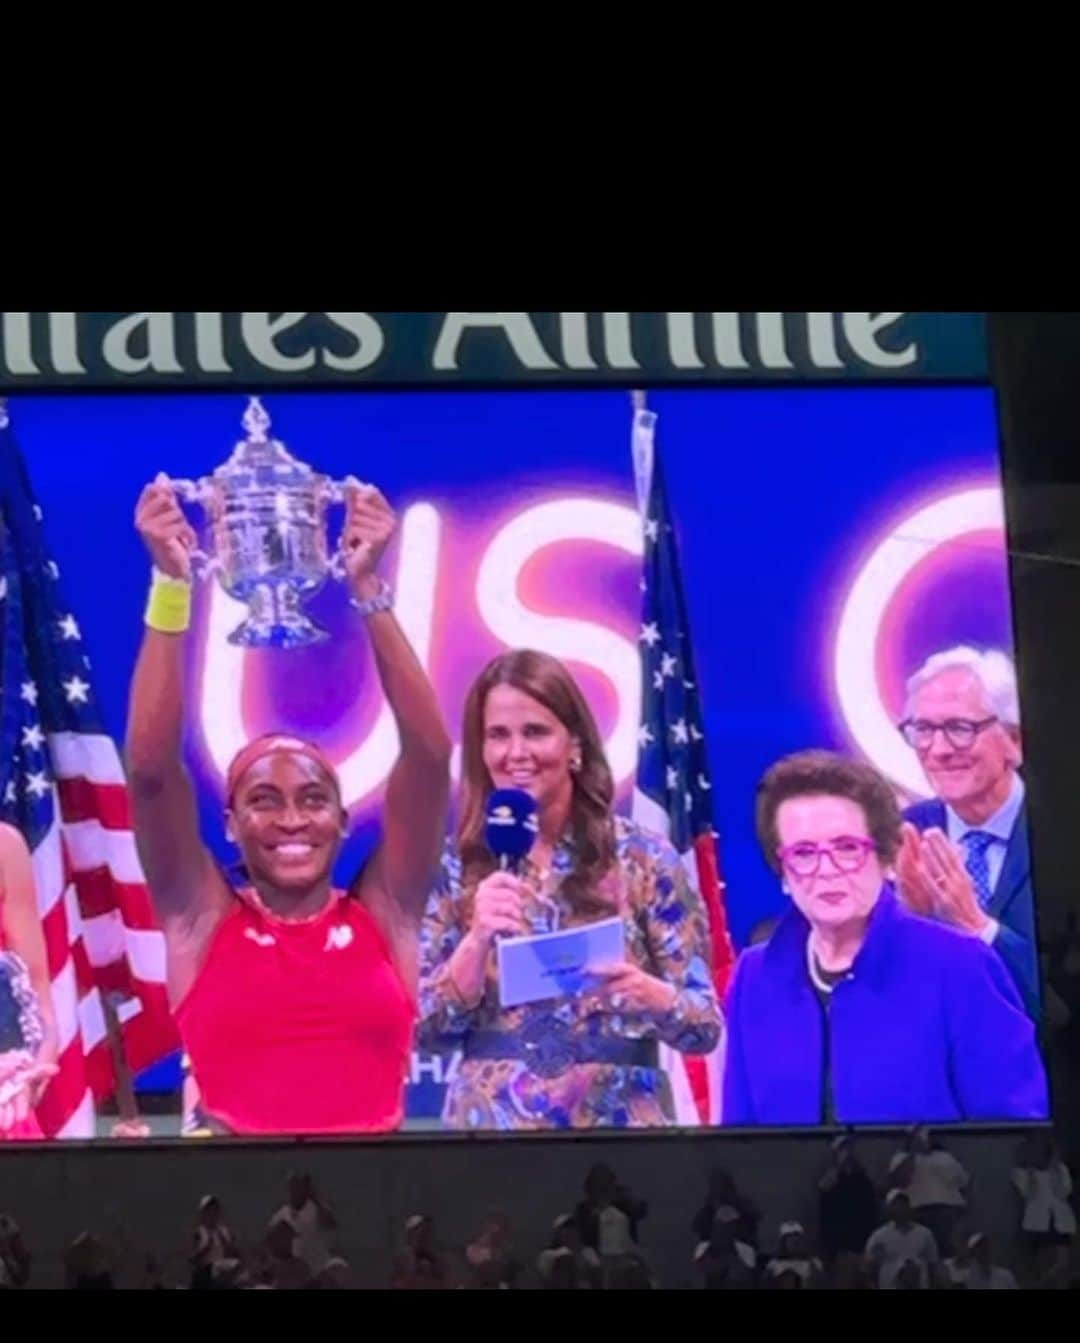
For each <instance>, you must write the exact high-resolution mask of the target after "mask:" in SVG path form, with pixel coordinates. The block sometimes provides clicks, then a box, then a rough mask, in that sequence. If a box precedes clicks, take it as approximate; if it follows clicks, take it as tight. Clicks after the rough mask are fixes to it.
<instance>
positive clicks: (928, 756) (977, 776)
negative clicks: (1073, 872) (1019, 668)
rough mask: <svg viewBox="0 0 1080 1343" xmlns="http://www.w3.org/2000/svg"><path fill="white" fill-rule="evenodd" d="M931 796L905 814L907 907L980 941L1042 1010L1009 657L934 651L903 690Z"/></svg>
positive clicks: (905, 726) (904, 728) (907, 722)
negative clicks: (991, 949)
mask: <svg viewBox="0 0 1080 1343" xmlns="http://www.w3.org/2000/svg"><path fill="white" fill-rule="evenodd" d="M900 731H901V733H902V734H903V736H904V739H905V741H906V742H907V743H908V745H909V746H910V747H911V748H912V750H914V751H915V753H916V755H917V756H918V757H919V762H920V764H921V765H922V767H923V771H924V773H925V774H926V778H927V781H928V782H929V784H930V787H931V788H932V789H933V791H934V794H935V796H934V797H933V798H932V799H930V800H929V801H927V802H919V803H917V804H916V805H914V806H912V807H909V808H908V810H907V811H906V812H905V813H904V819H905V825H904V830H903V841H902V844H901V848H900V853H899V854H898V856H897V864H896V871H897V878H898V882H899V886H900V891H901V894H902V896H903V898H904V900H905V901H906V903H907V904H908V905H909V906H910V907H911V908H912V909H913V910H915V911H916V912H917V913H919V914H923V915H925V916H927V917H929V918H936V919H941V920H943V921H944V922H946V923H951V924H953V925H954V926H955V927H958V928H962V929H965V930H966V931H968V932H970V933H973V934H975V935H976V936H977V937H980V938H981V939H982V940H983V941H984V942H985V943H986V944H987V945H988V946H992V947H993V948H994V949H995V950H996V951H997V952H998V953H999V955H1000V956H1001V957H1002V959H1003V960H1004V962H1005V964H1006V965H1007V966H1008V969H1009V972H1010V974H1011V975H1012V977H1013V980H1014V981H1015V983H1016V986H1017V988H1018V990H1019V991H1020V994H1021V996H1022V998H1023V1000H1024V1005H1025V1007H1026V1008H1027V1010H1028V1012H1029V1013H1030V1014H1031V1016H1032V1017H1035V1018H1037V1017H1038V1015H1039V988H1038V983H1039V975H1038V961H1037V952H1036V942H1035V904H1034V896H1033V893H1032V887H1031V859H1030V851H1029V848H1028V836H1027V817H1026V811H1025V807H1024V784H1023V781H1022V780H1021V778H1020V775H1019V774H1018V772H1017V771H1018V769H1019V766H1020V764H1021V759H1022V753H1021V745H1020V709H1019V700H1018V696H1017V689H1016V673H1015V671H1014V669H1013V665H1012V662H1011V661H1010V659H1009V658H1008V657H1006V655H1005V654H1004V653H1000V652H996V651H991V652H983V653H980V652H978V651H977V650H976V649H974V648H963V647H961V648H952V649H949V650H948V651H947V652H943V653H935V654H934V656H933V657H931V658H930V659H929V660H928V661H927V662H926V663H925V664H924V665H923V666H922V667H921V668H920V669H919V670H918V671H917V672H916V673H915V675H914V676H913V677H912V678H911V680H910V681H909V682H908V685H907V712H906V713H905V715H904V721H903V722H902V723H901V724H900Z"/></svg>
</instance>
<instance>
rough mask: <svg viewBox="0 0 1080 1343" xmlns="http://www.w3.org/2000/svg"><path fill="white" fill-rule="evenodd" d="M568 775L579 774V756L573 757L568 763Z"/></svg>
mask: <svg viewBox="0 0 1080 1343" xmlns="http://www.w3.org/2000/svg"><path fill="white" fill-rule="evenodd" d="M570 773H571V774H580V773H581V756H579V755H576V756H574V758H573V760H571V761H570Z"/></svg>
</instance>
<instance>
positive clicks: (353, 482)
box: [323, 476, 363, 504]
mask: <svg viewBox="0 0 1080 1343" xmlns="http://www.w3.org/2000/svg"><path fill="white" fill-rule="evenodd" d="M362 484H363V481H360V480H357V478H356V477H355V476H346V477H345V479H344V480H327V481H326V483H325V484H324V486H323V497H324V498H325V499H326V502H327V503H328V504H343V503H344V502H345V496H346V492H347V491H348V490H349V489H359V488H360V486H361V485H362Z"/></svg>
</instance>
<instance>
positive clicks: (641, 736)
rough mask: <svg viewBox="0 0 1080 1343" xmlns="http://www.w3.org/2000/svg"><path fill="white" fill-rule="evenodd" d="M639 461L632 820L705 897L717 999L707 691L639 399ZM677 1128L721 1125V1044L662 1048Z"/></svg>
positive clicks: (725, 957)
mask: <svg viewBox="0 0 1080 1343" xmlns="http://www.w3.org/2000/svg"><path fill="white" fill-rule="evenodd" d="M633 398H634V426H633V455H634V468H635V475H636V477H637V485H638V502H639V505H640V507H641V513H642V525H643V527H644V543H645V547H644V561H643V564H644V570H643V574H642V582H641V589H642V614H641V636H640V643H641V727H640V730H639V732H638V765H637V780H636V785H635V788H634V802H633V815H634V819H635V820H636V821H638V822H640V823H641V825H643V826H645V827H646V828H647V829H649V830H653V831H656V832H659V833H660V834H662V835H666V836H667V837H668V839H670V841H671V843H672V844H673V845H674V846H675V848H676V850H677V851H678V853H679V854H680V855H681V857H682V860H683V866H684V867H685V868H686V869H687V872H688V874H689V876H690V879H691V881H692V882H693V883H694V885H695V886H696V888H697V889H698V890H699V891H700V892H701V896H702V899H703V900H704V903H705V908H706V910H707V912H708V916H709V931H710V936H711V940H712V959H713V978H714V980H715V983H716V987H717V992H718V993H719V994H720V995H721V997H722V995H723V993H724V992H725V990H726V988H727V983H728V979H729V977H730V974H731V969H732V966H733V964H734V959H735V954H734V950H733V948H732V944H731V937H730V934H729V932H728V925H727V914H726V912H725V908H724V882H723V878H722V876H721V872H720V855H719V847H718V844H717V839H718V836H717V833H716V829H715V826H714V821H713V806H712V784H711V782H710V778H709V764H708V758H707V753H706V749H705V731H704V726H705V724H704V718H703V715H702V711H701V693H700V691H699V688H698V684H697V675H696V673H695V670H694V654H693V645H692V642H691V638H690V622H689V617H688V614H687V610H686V598H685V596H684V594H683V585H682V577H681V573H680V567H679V549H678V542H677V540H676V537H675V530H674V527H673V526H672V522H671V514H670V510H669V508H668V500H667V491H666V490H665V487H664V474H663V470H662V468H661V465H660V459H659V456H658V454H657V451H656V420H657V417H656V416H655V415H654V414H653V412H652V411H650V410H648V409H647V408H646V405H645V397H644V394H643V393H641V392H635V393H633ZM663 1052H664V1060H663V1061H664V1066H665V1068H666V1069H667V1071H668V1073H669V1074H670V1076H671V1078H672V1082H673V1089H674V1092H675V1103H676V1113H677V1118H678V1121H679V1123H680V1124H683V1125H685V1126H687V1127H690V1126H694V1125H697V1124H702V1123H705V1124H709V1123H713V1124H715V1123H719V1121H720V1096H721V1085H720V1084H721V1070H722V1063H723V1041H721V1044H720V1046H719V1047H718V1048H717V1049H716V1050H715V1051H714V1052H713V1054H711V1055H710V1056H709V1057H708V1058H699V1057H690V1056H687V1055H683V1054H678V1053H676V1052H675V1051H674V1050H669V1049H665V1050H664V1051H663Z"/></svg>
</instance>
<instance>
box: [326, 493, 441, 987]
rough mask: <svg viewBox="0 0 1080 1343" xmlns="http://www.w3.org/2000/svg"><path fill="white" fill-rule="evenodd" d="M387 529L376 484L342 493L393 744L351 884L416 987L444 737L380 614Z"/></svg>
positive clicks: (437, 846) (412, 658) (419, 680)
mask: <svg viewBox="0 0 1080 1343" xmlns="http://www.w3.org/2000/svg"><path fill="white" fill-rule="evenodd" d="M395 526H396V519H395V517H394V513H393V510H392V509H391V508H390V505H389V504H388V503H387V502H386V500H385V499H384V498H383V496H382V494H380V492H379V491H378V490H377V489H375V487H374V486H371V485H365V486H358V487H355V488H353V489H352V490H350V492H349V498H348V516H347V518H346V522H345V554H346V567H347V570H348V575H349V583H350V587H351V590H352V596H353V600H354V601H355V602H357V603H360V604H361V606H362V609H366V610H367V611H368V614H367V615H366V616H365V619H366V621H367V626H368V633H369V635H370V638H371V645H372V649H373V651H374V653H375V665H376V668H377V670H378V675H379V682H380V684H381V685H382V689H383V693H384V694H385V696H386V702H387V703H388V704H389V706H390V711H391V713H392V714H393V715H394V722H395V724H396V726H397V731H398V737H399V740H400V742H401V752H400V754H399V756H398V758H397V761H396V763H395V764H394V768H393V770H392V771H391V773H390V779H389V782H388V783H387V788H386V801H385V804H384V814H383V829H382V840H381V842H380V844H379V848H378V851H377V853H376V856H375V859H374V860H373V861H372V862H371V863H370V864H368V866H367V868H366V869H365V870H364V872H363V873H362V874H361V876H360V878H359V879H358V882H359V894H360V896H361V898H362V899H363V900H364V902H365V904H367V906H368V908H369V909H370V910H371V912H372V914H373V915H374V916H375V917H376V919H377V920H378V921H379V924H380V926H381V927H382V929H383V931H384V933H385V934H386V936H387V937H388V938H389V940H390V942H391V945H392V946H393V948H394V953H395V957H396V959H397V962H398V965H399V967H400V968H401V969H402V972H403V974H404V976H405V978H406V981H407V983H408V984H409V987H410V988H413V989H414V988H415V984H416V975H417V968H416V963H417V942H418V930H419V926H420V921H421V919H422V917H423V913H424V906H425V903H426V900H427V895H428V891H429V889H430V887H431V884H432V882H433V880H434V877H435V872H436V869H437V867H438V861H439V854H440V853H441V851H442V842H443V835H444V832H445V828H446V810H447V804H448V801H449V796H450V738H449V736H448V734H447V731H446V726H445V724H444V723H443V718H442V713H441V711H440V709H439V704H438V701H437V700H436V698H435V691H434V690H433V688H432V685H431V682H430V681H429V680H428V677H427V674H426V672H425V671H424V669H423V667H422V666H421V665H420V661H419V659H418V658H417V656H416V654H415V653H414V652H413V649H412V645H411V644H410V643H409V641H408V639H407V638H406V637H405V632H404V630H402V628H401V626H400V625H399V624H398V622H397V619H396V617H395V616H394V614H393V612H392V611H390V610H381V609H378V608H379V606H380V604H381V602H380V598H381V596H382V594H383V593H384V592H385V591H386V589H385V586H384V584H383V582H382V580H381V579H379V578H378V577H377V575H376V568H377V566H378V563H379V560H380V559H381V558H382V555H383V552H384V551H385V549H386V546H387V544H388V542H389V541H390V538H391V536H392V535H393V533H394V529H395ZM373 607H374V608H375V609H372V608H373Z"/></svg>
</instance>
